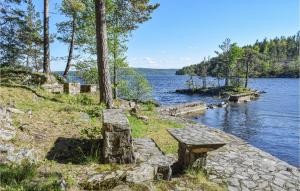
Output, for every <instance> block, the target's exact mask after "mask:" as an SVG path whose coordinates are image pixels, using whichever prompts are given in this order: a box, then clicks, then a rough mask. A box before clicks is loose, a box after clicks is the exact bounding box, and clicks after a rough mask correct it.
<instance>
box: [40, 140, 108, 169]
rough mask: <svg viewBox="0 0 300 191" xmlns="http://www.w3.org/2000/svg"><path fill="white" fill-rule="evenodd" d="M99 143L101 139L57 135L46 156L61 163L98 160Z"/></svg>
mask: <svg viewBox="0 0 300 191" xmlns="http://www.w3.org/2000/svg"><path fill="white" fill-rule="evenodd" d="M101 145H102V140H91V139H76V138H64V137H59V138H58V139H57V140H56V141H55V143H54V146H53V147H52V148H51V150H50V151H49V152H48V153H47V156H46V158H47V159H48V160H54V161H57V162H59V163H63V164H66V163H73V164H85V163H87V162H90V161H96V162H100V155H101Z"/></svg>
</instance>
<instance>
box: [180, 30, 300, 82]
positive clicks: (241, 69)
mask: <svg viewBox="0 0 300 191" xmlns="http://www.w3.org/2000/svg"><path fill="white" fill-rule="evenodd" d="M299 40H300V32H298V33H297V34H296V35H293V36H288V37H283V36H282V37H280V38H279V37H276V38H274V39H267V38H265V39H264V40H263V41H259V40H257V41H256V42H255V43H254V44H253V45H246V46H243V47H240V46H238V45H237V44H236V43H232V42H231V40H230V39H226V40H225V41H224V42H223V43H222V44H221V45H220V46H219V50H217V51H215V53H216V54H217V56H215V57H213V58H209V57H207V58H205V59H204V60H203V61H202V62H200V63H199V64H194V65H190V66H186V67H183V68H182V69H180V70H178V71H176V74H177V75H191V76H199V77H200V78H204V77H206V76H213V77H216V78H218V79H224V78H225V79H227V78H228V77H230V78H239V79H243V78H245V79H246V78H248V77H253V78H299V66H300V61H299Z"/></svg>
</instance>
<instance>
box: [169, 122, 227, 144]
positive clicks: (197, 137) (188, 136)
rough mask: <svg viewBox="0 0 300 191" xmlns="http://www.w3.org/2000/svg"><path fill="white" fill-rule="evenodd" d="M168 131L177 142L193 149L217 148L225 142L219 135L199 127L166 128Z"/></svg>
mask: <svg viewBox="0 0 300 191" xmlns="http://www.w3.org/2000/svg"><path fill="white" fill-rule="evenodd" d="M168 132H169V133H170V134H171V135H172V136H173V137H174V138H175V139H176V140H177V141H178V142H180V143H183V144H185V145H186V146H188V147H192V148H193V149H197V148H218V147H220V146H223V145H225V144H226V143H225V142H224V141H223V140H222V139H221V138H220V137H219V136H216V135H213V134H211V133H209V132H207V131H205V129H203V128H199V127H187V128H173V129H168Z"/></svg>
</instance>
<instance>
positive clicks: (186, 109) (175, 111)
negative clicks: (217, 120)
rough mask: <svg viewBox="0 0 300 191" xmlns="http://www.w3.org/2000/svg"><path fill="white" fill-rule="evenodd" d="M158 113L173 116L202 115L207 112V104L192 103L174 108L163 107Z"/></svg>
mask: <svg viewBox="0 0 300 191" xmlns="http://www.w3.org/2000/svg"><path fill="white" fill-rule="evenodd" d="M158 111H159V112H160V113H162V114H167V115H171V116H180V115H190V114H201V113H204V112H205V111H206V104H205V103H203V102H192V103H184V104H179V105H174V106H163V107H160V108H159V109H158Z"/></svg>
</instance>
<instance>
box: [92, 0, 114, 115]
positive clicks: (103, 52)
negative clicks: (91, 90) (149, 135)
mask: <svg viewBox="0 0 300 191" xmlns="http://www.w3.org/2000/svg"><path fill="white" fill-rule="evenodd" d="M95 9H96V41H97V66H98V77H99V88H100V103H104V104H105V105H106V107H107V108H109V109H110V108H112V106H113V99H112V90H111V82H110V76H109V66H108V50H107V32H106V17H105V0H95Z"/></svg>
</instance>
